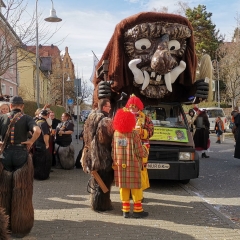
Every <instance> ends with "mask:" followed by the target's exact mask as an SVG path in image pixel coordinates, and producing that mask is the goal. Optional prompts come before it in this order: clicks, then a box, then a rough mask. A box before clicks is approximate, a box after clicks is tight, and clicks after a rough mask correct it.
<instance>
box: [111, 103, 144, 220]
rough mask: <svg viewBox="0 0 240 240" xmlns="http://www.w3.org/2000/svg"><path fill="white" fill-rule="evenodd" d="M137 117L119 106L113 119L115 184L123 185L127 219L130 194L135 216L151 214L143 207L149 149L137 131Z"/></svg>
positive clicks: (122, 191)
mask: <svg viewBox="0 0 240 240" xmlns="http://www.w3.org/2000/svg"><path fill="white" fill-rule="evenodd" d="M135 125H136V119H135V116H134V115H133V114H132V113H131V112H130V111H129V110H128V109H127V108H123V109H119V110H118V111H117V113H116V115H115V116H114V119H113V128H114V130H115V131H114V135H113V141H112V148H113V149H112V158H113V169H114V180H115V185H116V186H117V187H119V188H120V198H121V201H122V212H123V217H124V218H129V217H130V194H131V195H132V199H133V202H134V204H133V215H132V216H133V217H134V218H143V217H146V216H148V212H144V211H143V208H142V203H141V200H142V180H141V169H142V159H143V158H146V157H147V156H148V150H147V147H146V146H145V145H142V142H141V139H140V136H139V131H137V130H134V128H135Z"/></svg>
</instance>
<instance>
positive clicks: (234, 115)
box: [231, 107, 239, 142]
mask: <svg viewBox="0 0 240 240" xmlns="http://www.w3.org/2000/svg"><path fill="white" fill-rule="evenodd" d="M238 115H239V110H238V107H235V108H234V110H233V111H232V112H231V122H232V123H233V126H232V133H233V136H234V139H235V142H236V141H237V135H238V129H237V126H236V124H235V122H236V121H237V116H238Z"/></svg>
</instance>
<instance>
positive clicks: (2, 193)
mask: <svg viewBox="0 0 240 240" xmlns="http://www.w3.org/2000/svg"><path fill="white" fill-rule="evenodd" d="M23 108H24V102H23V99H22V98H21V97H19V96H15V97H13V98H11V99H10V109H11V112H10V113H9V114H4V115H2V116H0V135H1V136H2V141H3V140H4V144H5V143H6V146H5V147H4V149H3V153H2V158H1V161H0V207H2V208H4V210H5V211H6V214H7V215H8V216H9V230H10V231H11V233H12V234H13V235H14V236H16V237H24V236H25V235H27V234H28V233H29V232H30V231H31V229H32V227H33V222H34V211H33V204H32V195H33V164H32V158H31V155H30V154H29V150H30V148H31V146H32V145H33V143H34V142H35V141H36V139H37V138H38V137H39V135H40V133H41V130H40V128H39V127H38V126H37V125H36V123H35V121H34V120H33V118H32V117H31V116H28V115H26V114H23V113H22V111H23ZM13 120H16V122H15V124H14V126H12V127H11V128H10V134H9V136H8V138H7V139H5V135H6V132H7V129H8V126H9V124H10V122H11V121H13ZM29 131H31V132H33V135H32V138H31V139H28V132H29ZM2 144H3V142H1V145H2ZM3 146H4V145H3ZM3 146H2V147H3Z"/></svg>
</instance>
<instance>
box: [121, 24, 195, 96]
mask: <svg viewBox="0 0 240 240" xmlns="http://www.w3.org/2000/svg"><path fill="white" fill-rule="evenodd" d="M190 36H191V30H190V29H189V28H188V27H187V26H185V25H182V24H178V23H166V22H153V23H143V24H138V25H136V26H134V27H133V28H131V29H129V30H127V31H126V32H125V34H124V46H125V51H126V53H127V55H128V56H129V59H131V60H130V62H129V64H128V66H129V68H130V69H131V71H132V73H133V75H134V84H135V86H136V87H140V88H141V93H142V94H143V95H146V96H147V97H150V98H163V97H164V95H165V94H167V93H168V92H172V84H173V83H174V82H175V81H176V79H177V78H178V76H179V75H180V74H181V73H182V72H183V71H184V70H185V69H186V63H185V62H184V61H183V60H182V58H183V55H184V54H185V51H186V47H187V41H186V39H188V38H189V37H190Z"/></svg>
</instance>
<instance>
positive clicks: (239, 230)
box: [179, 183, 240, 234]
mask: <svg viewBox="0 0 240 240" xmlns="http://www.w3.org/2000/svg"><path fill="white" fill-rule="evenodd" d="M179 186H180V187H181V188H183V189H184V190H185V191H186V192H188V193H189V194H190V195H191V196H195V197H196V198H198V199H201V203H202V204H203V205H204V206H205V207H206V208H208V209H209V210H210V211H211V212H213V213H214V214H215V215H216V216H218V217H219V218H220V219H221V220H223V221H224V222H225V223H227V224H228V225H229V226H230V227H231V228H232V229H234V230H235V231H236V232H237V233H239V234H240V227H239V226H238V225H237V224H235V223H234V222H233V221H231V220H230V219H229V218H228V217H226V216H225V215H223V214H222V213H221V212H219V211H218V210H216V209H215V208H214V207H213V206H212V205H211V204H210V203H208V202H206V200H205V199H204V198H201V197H200V196H204V194H202V193H201V192H200V191H199V190H198V189H196V188H194V187H193V186H192V185H190V184H188V185H184V184H181V183H179ZM197 193H198V194H199V195H200V196H199V195H198V194H197Z"/></svg>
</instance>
